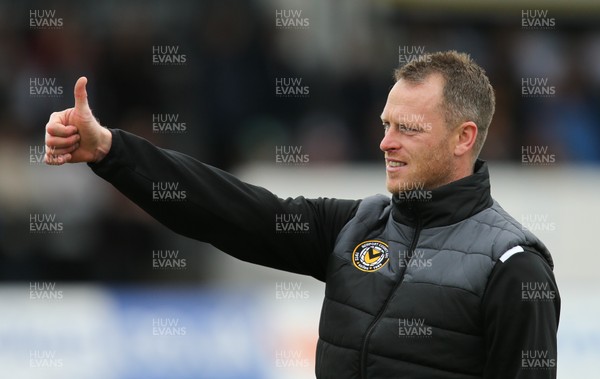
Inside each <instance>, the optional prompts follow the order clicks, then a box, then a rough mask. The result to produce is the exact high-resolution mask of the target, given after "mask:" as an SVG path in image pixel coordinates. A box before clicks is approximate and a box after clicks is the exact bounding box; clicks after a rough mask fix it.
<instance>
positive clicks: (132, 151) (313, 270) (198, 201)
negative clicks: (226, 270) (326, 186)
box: [90, 129, 360, 280]
mask: <svg viewBox="0 0 600 379" xmlns="http://www.w3.org/2000/svg"><path fill="white" fill-rule="evenodd" d="M111 133H112V136H113V142H112V146H111V149H110V151H109V153H108V155H107V156H106V157H105V158H104V159H103V160H102V161H101V162H99V163H95V164H90V167H91V168H92V170H93V171H94V172H95V173H96V174H97V175H99V176H100V177H102V178H104V179H105V180H107V181H108V182H110V183H111V184H112V185H113V186H114V187H116V188H117V189H118V190H119V191H120V192H122V193H123V194H124V195H125V196H127V197H128V198H129V199H131V200H132V201H133V202H134V203H136V204H137V205H138V206H139V207H141V208H142V209H143V210H145V211H146V212H148V213H149V214H150V215H151V216H152V217H154V218H155V219H156V220H158V221H159V222H161V223H162V224H164V225H165V226H167V227H168V228H170V229H171V230H173V231H174V232H176V233H179V234H182V235H184V236H187V237H190V238H194V239H197V240H200V241H204V242H208V243H210V244H212V245H214V246H215V247H217V248H218V249H220V250H222V251H224V252H226V253H228V254H230V255H232V256H234V257H236V258H239V259H241V260H244V261H247V262H251V263H256V264H259V265H263V266H267V267H272V268H276V269H280V270H285V271H290V272H294V273H299V274H306V275H311V276H313V277H315V278H317V279H319V280H324V279H325V272H326V265H327V260H328V258H329V254H330V253H331V251H332V249H333V246H334V244H335V240H336V238H337V235H338V233H339V231H340V230H341V228H342V227H343V226H344V225H345V224H346V223H347V221H348V220H349V219H350V218H352V217H353V216H354V214H355V212H356V208H357V206H358V204H359V202H360V201H359V200H337V199H327V198H319V199H305V198H304V197H297V198H288V199H285V200H284V199H280V198H278V197H277V196H275V195H274V194H272V193H271V192H269V191H267V190H266V189H264V188H261V187H257V186H254V185H250V184H247V183H244V182H242V181H240V180H238V179H237V178H235V177H234V176H232V175H230V174H228V173H226V172H224V171H221V170H219V169H217V168H214V167H211V166H209V165H207V164H204V163H201V162H199V161H197V160H196V159H194V158H192V157H189V156H187V155H185V154H181V153H178V152H175V151H170V150H166V149H161V148H158V147H156V146H154V145H153V144H151V143H150V142H148V141H146V140H145V139H143V138H141V137H137V136H135V135H133V134H130V133H127V132H125V131H122V130H116V129H112V130H111Z"/></svg>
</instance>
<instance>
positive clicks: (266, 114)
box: [0, 0, 600, 379]
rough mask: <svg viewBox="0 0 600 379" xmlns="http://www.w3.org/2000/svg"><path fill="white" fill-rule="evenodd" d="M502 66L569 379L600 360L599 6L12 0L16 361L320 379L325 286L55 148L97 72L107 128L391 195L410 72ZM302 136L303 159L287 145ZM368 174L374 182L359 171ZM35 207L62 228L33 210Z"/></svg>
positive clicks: (321, 191) (6, 367)
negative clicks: (385, 125)
mask: <svg viewBox="0 0 600 379" xmlns="http://www.w3.org/2000/svg"><path fill="white" fill-rule="evenodd" d="M448 49H454V50H458V51H464V52H467V53H469V54H471V56H472V57H473V58H474V59H475V60H476V61H477V62H478V63H479V64H480V65H481V66H482V67H484V68H485V70H486V71H487V73H488V75H489V77H490V80H491V82H492V84H493V86H494V88H495V91H496V98H497V104H496V114H495V116H494V120H493V122H492V125H491V127H490V132H489V135H488V139H487V142H486V145H485V147H484V150H483V152H482V155H481V157H482V158H483V159H486V160H488V161H489V162H490V168H491V174H492V189H493V195H494V196H495V198H496V199H497V200H498V201H499V202H500V203H501V204H502V205H503V206H504V208H505V209H507V210H508V211H509V212H510V213H511V214H512V215H513V216H514V217H515V218H517V219H518V220H520V221H521V222H522V223H523V224H525V225H526V226H527V227H529V228H530V229H532V230H533V231H534V232H535V233H536V234H537V235H538V236H539V237H540V238H542V240H544V241H545V242H546V244H547V245H548V247H549V248H550V250H551V251H552V253H553V255H554V257H555V261H556V270H555V273H556V277H557V281H558V284H559V287H560V289H561V295H562V298H563V312H562V315H561V324H560V330H559V357H558V373H559V377H561V378H574V377H577V378H592V377H595V376H594V375H595V372H597V369H598V367H597V358H598V356H600V327H599V326H598V325H597V322H595V321H597V320H598V319H599V318H600V295H599V292H598V290H600V279H599V278H598V274H597V271H596V269H595V268H596V267H597V265H598V264H599V263H600V258H599V257H598V255H597V254H596V250H597V249H596V248H595V246H596V245H597V242H596V240H595V239H594V235H595V232H596V229H595V226H596V225H597V220H596V219H597V217H598V214H599V213H600V199H599V197H598V188H600V170H599V169H598V168H599V166H598V164H599V162H600V106H599V105H600V3H598V2H595V1H591V0H589V1H588V0H572V1H570V2H568V3H567V2H547V1H522V2H512V1H500V0H492V1H485V2H481V1H466V0H457V1H453V2H437V1H433V0H419V1H391V0H387V1H386V0H381V1H360V0H344V1H341V0H338V1H333V0H330V1H317V0H308V1H307V0H302V1H300V0H281V1H280V0H253V1H235V0H215V1H201V2H200V1H191V0H189V1H185V0H184V1H177V2H174V1H170V2H169V1H166V0H148V1H116V0H115V1H102V2H98V1H87V0H82V1H78V2H76V3H74V2H68V1H43V2H42V1H21V2H9V1H0V131H1V133H2V134H1V135H2V138H0V278H1V279H2V284H1V285H0V302H1V303H2V304H3V311H1V312H0V365H1V366H2V367H3V371H4V372H7V373H10V374H11V377H19V378H53V377H57V378H58V377H60V378H171V379H175V378H213V379H215V378H282V377H285V378H309V377H314V374H313V367H314V351H315V343H316V339H317V325H318V317H319V310H320V305H321V301H322V298H323V285H322V284H321V283H318V282H317V281H315V280H313V279H311V278H306V277H301V276H296V275H292V274H287V273H281V272H275V271H273V270H268V269H262V268H258V267H255V266H251V265H248V264H244V263H241V262H238V261H236V260H234V259H232V258H229V257H228V256H226V255H225V254H223V253H221V252H218V251H217V250H215V249H214V248H213V247H211V246H210V245H207V244H204V243H201V242H197V241H192V240H189V239H187V238H184V237H180V236H177V235H175V234H174V233H173V232H171V231H169V230H167V229H166V228H164V227H163V226H161V225H160V224H158V223H157V222H156V221H154V220H152V219H151V218H150V217H149V216H147V215H146V214H145V213H144V212H143V211H141V210H140V209H139V208H138V207H137V206H135V205H133V204H131V203H130V202H129V201H128V200H126V199H125V198H124V196H122V195H121V194H119V193H118V192H117V191H115V190H114V189H113V188H112V187H111V186H110V185H109V184H107V183H106V182H104V181H103V180H102V179H100V178H98V177H97V176H95V175H94V174H93V173H92V172H91V170H89V168H88V167H87V166H85V165H81V164H78V165H69V166H62V167H49V166H45V165H44V164H43V163H42V159H43V144H44V126H45V124H46V122H47V120H48V117H49V115H50V113H52V112H53V111H59V110H62V109H65V108H68V107H71V106H73V95H72V89H73V85H74V83H75V81H76V79H77V78H78V77H79V76H81V75H85V76H87V77H88V95H89V101H90V105H91V107H92V109H93V111H94V114H95V115H96V117H98V118H99V120H100V122H101V123H102V124H103V125H106V126H108V127H111V128H121V129H124V130H127V131H129V132H132V133H135V134H138V135H141V136H143V137H144V138H147V139H148V140H150V141H152V142H153V143H155V144H157V145H158V146H161V147H164V148H169V149H174V150H178V151H182V152H185V153H187V154H189V155H192V156H194V157H196V158H198V159H200V160H202V161H204V162H206V163H209V164H211V165H213V166H216V167H219V168H222V169H225V170H227V171H230V172H233V173H234V174H236V175H238V176H239V177H241V178H243V179H244V180H246V181H248V182H250V183H253V184H257V185H261V186H264V187H266V188H268V189H270V190H271V191H273V192H274V193H276V194H277V195H279V196H280V197H287V196H298V195H305V196H308V197H318V196H328V197H338V198H361V197H364V196H369V195H372V194H374V193H385V186H384V170H383V161H382V153H381V151H380V150H379V141H380V139H381V137H382V128H381V125H380V121H379V114H380V113H381V110H382V108H383V105H384V103H385V100H386V97H387V92H388V91H389V89H390V88H391V86H392V85H393V78H392V74H393V70H394V69H395V68H396V67H398V66H399V65H400V64H402V63H405V62H407V61H410V60H413V59H419V56H420V54H423V53H424V52H433V51H437V50H448ZM282 146H284V147H286V148H291V149H292V150H293V151H294V152H295V154H292V153H290V152H289V151H290V150H288V153H284V159H283V160H284V161H285V160H286V158H290V157H291V158H293V157H294V156H295V155H298V156H301V157H302V161H301V162H300V163H301V164H299V165H294V164H291V165H290V164H285V163H282V159H281V158H282V154H281V151H279V152H278V150H277V149H278V148H281V147H282ZM356 178H360V179H361V180H360V181H357V180H356ZM32 224H33V225H42V226H43V228H42V229H35V227H32Z"/></svg>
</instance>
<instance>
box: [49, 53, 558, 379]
mask: <svg viewBox="0 0 600 379" xmlns="http://www.w3.org/2000/svg"><path fill="white" fill-rule="evenodd" d="M425 58H426V59H421V60H418V61H414V62H412V63H408V64H407V65H405V66H403V67H401V68H400V69H399V70H397V71H396V83H395V85H394V87H393V88H392V90H391V91H390V93H389V96H388V99H387V103H386V104H385V107H384V109H383V113H382V115H381V119H382V121H383V126H384V131H385V134H384V137H383V140H382V141H381V145H380V148H381V150H382V151H383V152H384V153H385V162H386V174H387V188H388V190H389V191H390V192H391V193H392V198H391V200H390V199H389V198H387V197H384V196H381V195H379V196H373V197H368V198H365V199H363V200H356V201H351V200H336V199H326V198H319V199H305V198H304V197H297V198H295V199H291V198H290V199H286V200H283V199H279V198H277V197H276V196H275V195H273V194H272V193H270V192H269V191H267V190H265V189H263V188H260V187H256V186H252V185H249V184H246V183H243V182H241V181H239V180H237V179H236V178H235V177H233V176H231V175H229V174H227V173H225V172H222V171H220V170H218V169H216V168H213V167H210V166H208V165H205V164H202V163H200V162H198V161H196V160H195V159H193V158H191V157H188V156H185V155H183V154H180V153H177V152H173V151H168V150H163V149H160V148H157V147H155V146H153V145H152V144H150V143H149V142H148V141H146V140H143V139H141V138H139V137H136V136H134V135H131V134H129V133H127V132H124V131H120V130H108V129H105V128H103V127H102V126H101V125H100V124H99V123H98V122H97V121H96V119H95V118H94V116H93V115H92V112H91V110H90V108H89V106H88V102H87V93H86V90H85V85H86V79H85V78H80V79H79V80H78V81H77V83H76V84H75V107H74V108H71V109H67V110H65V111H62V112H59V113H54V114H52V116H51V117H50V121H49V122H48V124H47V126H46V131H47V134H46V145H47V153H46V161H47V163H49V164H63V163H66V162H88V163H89V165H90V166H91V167H92V169H93V170H94V172H95V173H96V174H98V175H100V176H101V177H103V178H104V179H106V180H107V181H109V182H110V183H112V184H113V185H114V186H115V187H116V188H117V189H119V190H120V191H121V192H122V193H123V194H125V195H126V196H127V197H129V198H130V199H131V200H132V201H134V202H135V203H136V204H138V205H139V206H140V207H142V208H143V209H144V210H146V211H147V212H148V213H150V214H151V215H152V216H153V217H155V218H156V219H157V220H158V221H160V222H162V223H163V224H164V225H166V226H167V227H169V228H171V229H172V230H174V231H175V232H177V233H180V234H183V235H186V236H188V237H191V238H195V239H198V240H201V241H206V242H209V243H211V244H213V245H214V246H216V247H217V248H219V249H221V250H223V251H224V252H227V253H228V254H231V255H232V256H234V257H237V258H239V259H242V260H245V261H248V262H253V263H257V264H260V265H264V266H269V267H273V268H277V269H281V270H287V271H291V272H295V273H300V274H306V275H311V276H313V277H315V278H317V279H319V280H322V281H325V282H326V291H325V300H324V303H323V310H322V315H321V322H320V327H319V336H320V338H319V341H318V346H317V363H316V376H317V377H318V378H323V379H325V378H335V379H340V378H361V379H366V378H377V379H379V378H411V379H418V378H426V379H432V378H453V379H454V378H486V379H490V378H502V379H509V378H554V377H555V376H556V331H557V327H558V320H559V312H560V298H559V296H558V290H557V287H556V282H555V279H554V275H553V273H552V258H551V256H550V254H549V252H548V250H547V249H546V247H545V246H544V245H543V244H542V242H541V241H539V240H538V239H537V238H536V237H535V236H534V235H533V234H531V233H530V232H529V231H527V230H525V229H524V228H523V227H521V225H520V224H519V223H518V222H517V221H515V220H514V219H513V218H512V217H511V216H509V215H508V214H507V213H506V212H505V211H504V210H503V209H502V208H501V207H500V206H499V205H498V203H496V202H495V201H494V200H493V199H492V198H491V196H490V184H489V176H488V169H487V165H486V163H485V162H483V161H481V160H478V159H477V157H478V155H479V152H480V150H481V148H482V146H483V143H484V141H485V137H486V134H487V129H488V126H489V124H490V121H491V118H492V115H493V112H494V93H493V89H492V87H491V85H490V83H489V80H488V78H487V76H486V75H485V73H484V71H483V70H482V69H481V68H480V67H479V66H478V65H477V64H476V63H474V62H473V61H472V60H471V59H470V58H469V57H468V56H467V55H465V54H459V53H457V52H454V51H450V52H441V53H434V54H431V55H428V56H426V57H425ZM159 182H177V183H179V184H180V185H181V189H183V190H186V194H187V195H188V196H187V198H186V201H182V202H169V203H165V202H158V201H153V198H152V188H153V184H154V183H159ZM283 214H296V215H298V214H300V215H301V216H302V220H305V221H307V222H308V223H309V229H310V233H308V234H282V233H276V232H275V228H274V224H273V222H274V219H275V217H276V215H283ZM197 220H200V221H197ZM542 288H543V292H541V289H542Z"/></svg>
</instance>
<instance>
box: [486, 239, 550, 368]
mask: <svg viewBox="0 0 600 379" xmlns="http://www.w3.org/2000/svg"><path fill="white" fill-rule="evenodd" d="M523 248H524V251H523V252H521V253H518V254H514V255H512V256H511V257H509V258H508V259H506V260H505V261H504V262H502V261H498V262H497V263H496V266H495V267H494V270H493V271H492V274H491V276H490V280H489V281H488V286H487V289H486V293H485V294H484V298H483V302H482V306H483V314H484V320H483V322H484V333H485V341H486V356H487V357H486V365H485V371H484V376H483V377H484V378H485V379H551V378H552V379H553V378H556V365H557V346H556V333H557V329H558V322H559V318H560V295H559V292H558V287H557V285H556V280H555V278H554V274H553V273H552V269H551V268H550V266H549V265H548V263H547V262H546V261H545V259H544V258H542V257H541V256H540V255H539V254H538V253H537V252H536V251H535V250H533V249H531V248H529V247H523Z"/></svg>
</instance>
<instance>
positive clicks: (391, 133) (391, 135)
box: [379, 126, 401, 153]
mask: <svg viewBox="0 0 600 379" xmlns="http://www.w3.org/2000/svg"><path fill="white" fill-rule="evenodd" d="M395 129H396V128H394V127H393V126H390V128H389V129H388V130H387V132H386V133H385V135H384V136H383V139H382V140H381V143H380V144H379V148H380V149H381V151H383V152H384V153H385V152H386V151H390V150H398V149H400V146H401V144H400V133H398V132H397V131H396V130H395Z"/></svg>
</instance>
